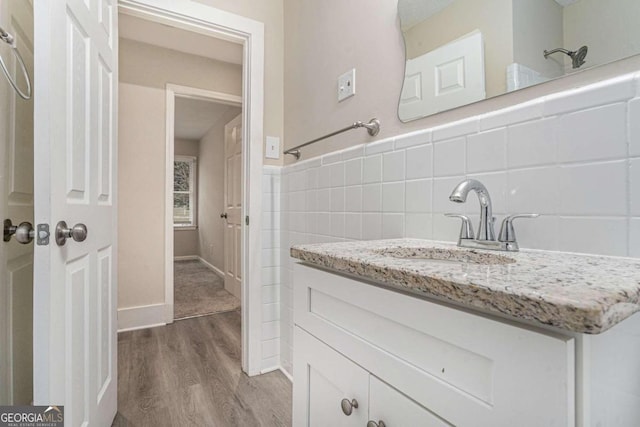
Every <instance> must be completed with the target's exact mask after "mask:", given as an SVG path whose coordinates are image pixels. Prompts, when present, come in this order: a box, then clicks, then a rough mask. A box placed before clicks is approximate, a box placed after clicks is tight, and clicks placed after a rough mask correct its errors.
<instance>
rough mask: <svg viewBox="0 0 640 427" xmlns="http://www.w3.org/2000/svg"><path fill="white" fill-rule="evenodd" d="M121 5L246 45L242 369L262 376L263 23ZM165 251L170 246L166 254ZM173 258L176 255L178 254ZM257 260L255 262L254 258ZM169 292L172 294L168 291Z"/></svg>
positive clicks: (188, 8)
mask: <svg viewBox="0 0 640 427" xmlns="http://www.w3.org/2000/svg"><path fill="white" fill-rule="evenodd" d="M118 6H119V11H120V12H121V13H124V14H127V15H132V16H135V17H138V18H142V19H146V20H150V21H153V22H158V23H162V24H165V25H169V26H172V27H177V28H181V29H184V30H187V31H192V32H197V33H200V34H204V35H207V36H211V37H216V38H219V39H223V40H227V41H230V42H233V43H238V44H241V45H243V59H242V105H243V109H242V134H243V135H244V139H243V150H244V157H243V177H242V178H243V203H242V216H243V217H244V218H250V219H251V221H250V223H251V226H247V225H246V222H245V225H244V226H243V227H242V245H243V247H242V259H241V262H242V267H241V271H242V279H243V280H242V301H241V304H242V369H243V371H245V372H246V373H247V374H249V375H257V374H259V373H260V361H261V359H262V348H261V347H262V346H261V335H262V334H261V319H262V295H261V294H262V293H261V286H262V274H261V270H262V262H261V248H262V241H261V240H262V236H261V233H260V229H261V221H262V194H261V193H262V163H263V162H262V158H263V153H262V150H263V143H262V141H263V123H264V24H263V23H262V22H258V21H255V20H253V19H249V18H246V17H243V16H239V15H235V14H232V13H229V12H225V11H223V10H220V9H216V8H213V7H211V6H207V5H204V4H201V3H196V2H193V1H189V0H119V1H118ZM172 232H173V227H172ZM166 251H167V248H166V247H165V253H166ZM171 257H172V259H173V253H171ZM252 260H253V261H254V262H251V261H252ZM172 265H173V263H171V266H172ZM165 274H166V273H165ZM165 291H166V292H167V290H166V289H165ZM165 295H166V293H165ZM165 302H167V301H165ZM167 311H169V310H167ZM171 312H173V309H171ZM171 321H173V315H171Z"/></svg>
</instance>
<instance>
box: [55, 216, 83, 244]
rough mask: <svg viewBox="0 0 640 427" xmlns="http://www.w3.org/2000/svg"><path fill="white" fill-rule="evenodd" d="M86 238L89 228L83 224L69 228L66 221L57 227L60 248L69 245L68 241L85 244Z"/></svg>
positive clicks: (57, 239)
mask: <svg viewBox="0 0 640 427" xmlns="http://www.w3.org/2000/svg"><path fill="white" fill-rule="evenodd" d="M86 238H87V226H86V225H84V224H82V223H80V224H76V225H74V226H73V227H72V228H69V227H67V223H66V222H64V221H60V222H59V223H58V225H56V243H57V244H58V246H64V244H65V243H67V239H73V240H75V241H76V242H84V240H85V239H86Z"/></svg>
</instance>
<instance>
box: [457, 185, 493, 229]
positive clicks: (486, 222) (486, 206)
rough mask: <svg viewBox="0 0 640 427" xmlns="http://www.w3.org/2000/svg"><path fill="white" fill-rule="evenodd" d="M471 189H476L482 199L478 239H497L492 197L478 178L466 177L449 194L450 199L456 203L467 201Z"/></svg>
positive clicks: (479, 198)
mask: <svg viewBox="0 0 640 427" xmlns="http://www.w3.org/2000/svg"><path fill="white" fill-rule="evenodd" d="M470 191H475V193H476V194H477V195H478V200H479V201H480V226H479V227H478V234H477V237H476V240H490V241H495V240H496V236H495V231H494V228H493V212H492V209H491V197H490V196H489V191H488V190H487V187H485V186H484V184H483V183H481V182H480V181H478V180H475V179H465V180H464V181H462V182H461V183H460V184H458V185H456V187H455V188H454V189H453V192H452V193H451V195H450V196H449V200H451V201H452V202H455V203H464V202H466V201H467V195H468V194H469V192H470Z"/></svg>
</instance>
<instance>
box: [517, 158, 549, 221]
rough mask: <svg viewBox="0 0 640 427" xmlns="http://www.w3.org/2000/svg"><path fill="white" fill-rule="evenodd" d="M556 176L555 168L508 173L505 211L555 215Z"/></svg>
mask: <svg viewBox="0 0 640 427" xmlns="http://www.w3.org/2000/svg"><path fill="white" fill-rule="evenodd" d="M558 175H559V172H558V168H557V167H556V166H551V167H543V168H536V169H524V170H513V171H509V172H508V173H507V185H508V187H507V194H508V196H507V209H506V210H507V211H509V212H510V213H540V214H556V213H557V212H558V204H559V200H558V199H559V192H558V184H559V183H558Z"/></svg>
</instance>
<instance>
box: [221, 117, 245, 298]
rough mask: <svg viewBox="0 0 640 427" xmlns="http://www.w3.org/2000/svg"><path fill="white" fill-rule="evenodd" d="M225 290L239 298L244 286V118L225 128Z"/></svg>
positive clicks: (237, 119)
mask: <svg viewBox="0 0 640 427" xmlns="http://www.w3.org/2000/svg"><path fill="white" fill-rule="evenodd" d="M224 209H225V214H226V222H225V229H224V288H225V289H226V290H227V291H229V292H231V294H233V295H234V296H236V297H237V298H240V287H241V286H240V285H241V284H242V275H241V262H240V261H241V259H242V258H241V257H242V218H241V217H242V115H239V116H238V117H236V118H235V119H233V120H231V121H230V122H229V123H227V124H226V125H225V126H224Z"/></svg>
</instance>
